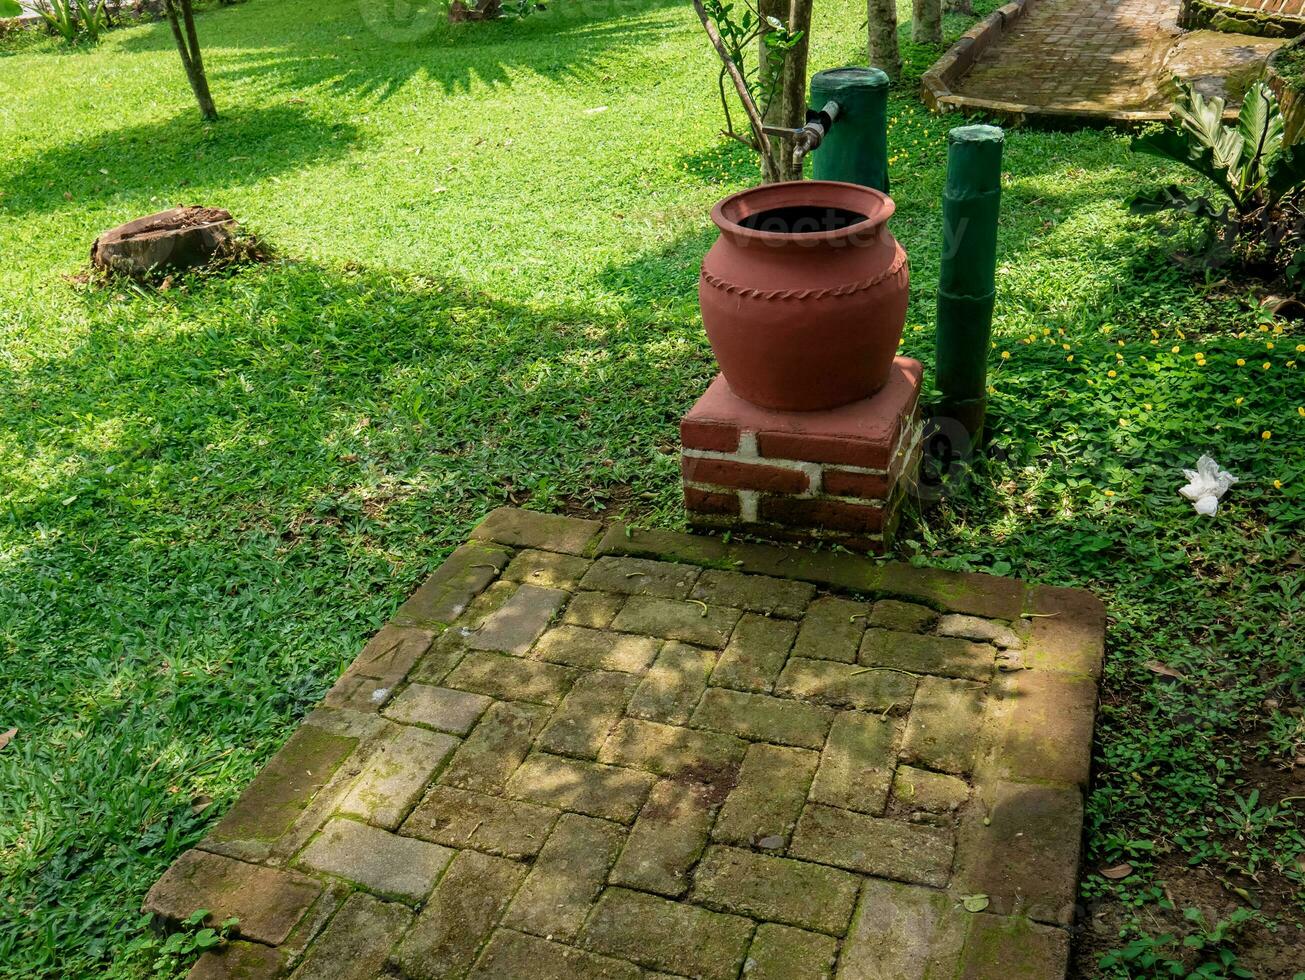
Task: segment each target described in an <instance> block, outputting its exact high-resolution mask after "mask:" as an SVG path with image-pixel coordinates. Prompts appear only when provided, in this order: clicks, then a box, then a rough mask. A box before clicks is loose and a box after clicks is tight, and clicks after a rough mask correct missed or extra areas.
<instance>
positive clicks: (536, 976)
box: [469, 929, 643, 980]
mask: <svg viewBox="0 0 1305 980" xmlns="http://www.w3.org/2000/svg"><path fill="white" fill-rule="evenodd" d="M641 976H643V973H642V971H640V969H639V968H638V967H637V966H635V965H634V964H633V963H627V962H625V961H624V960H614V959H612V958H610V957H607V956H599V955H597V954H596V953H587V952H585V951H584V950H582V949H576V948H575V947H574V946H563V945H562V944H561V943H552V942H549V941H548V940H546V939H540V938H538V937H537V936H527V935H525V934H524V933H520V932H513V931H512V930H510V929H499V930H498V931H497V932H495V933H494V937H493V938H492V939H491V940H490V941H489V945H488V946H486V947H485V952H484V953H483V954H482V955H481V957H480V960H479V961H478V962H477V963H476V968H475V969H474V970H472V971H471V975H470V978H469V980H506V978H509V977H530V978H531V980H640V977H641Z"/></svg>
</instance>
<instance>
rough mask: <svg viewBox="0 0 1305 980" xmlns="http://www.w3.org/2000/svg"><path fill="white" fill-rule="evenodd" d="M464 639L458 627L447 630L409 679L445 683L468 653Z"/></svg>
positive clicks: (425, 682)
mask: <svg viewBox="0 0 1305 980" xmlns="http://www.w3.org/2000/svg"><path fill="white" fill-rule="evenodd" d="M505 584H506V583H505ZM510 587H511V588H514V589H515V588H516V587H515V586H510ZM462 640H463V637H462V634H461V632H460V631H459V630H458V629H457V628H454V629H448V630H445V631H444V632H443V633H442V634H440V635H439V636H438V637H436V639H435V642H434V643H432V644H431V646H430V649H429V650H427V651H426V653H425V654H424V655H423V656H422V658H421V659H420V660H418V661H417V664H416V666H415V667H413V668H412V670H411V671H409V672H408V680H410V681H412V682H413V683H416V684H433V685H439V684H443V683H444V678H446V677H447V676H448V675H449V671H451V670H453V668H454V667H456V666H457V665H458V663H459V662H460V661H461V660H462V658H463V657H465V656H466V655H467V647H466V645H465V644H464V643H463V642H462Z"/></svg>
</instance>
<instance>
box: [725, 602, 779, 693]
mask: <svg viewBox="0 0 1305 980" xmlns="http://www.w3.org/2000/svg"><path fill="white" fill-rule="evenodd" d="M795 636H797V624H796V623H788V622H784V621H783V620H778V619H767V618H766V617H765V616H758V615H756V614H755V613H746V614H744V616H743V617H742V618H741V619H740V620H739V622H738V625H737V626H736V627H735V628H734V633H733V635H731V636H730V642H729V646H727V647H726V648H725V652H724V653H722V654H721V655H720V660H719V661H718V662H717V664H716V669H715V670H714V671H712V673H711V683H712V684H714V685H716V686H717V687H732V688H735V689H737V690H740V691H759V692H765V693H768V692H769V691H770V690H771V689H772V688H773V687H774V686H775V678H777V677H778V676H779V672H780V671H781V670H783V669H784V661H786V660H787V659H788V651H789V648H790V647H791V646H792V645H793V638H794V637H795Z"/></svg>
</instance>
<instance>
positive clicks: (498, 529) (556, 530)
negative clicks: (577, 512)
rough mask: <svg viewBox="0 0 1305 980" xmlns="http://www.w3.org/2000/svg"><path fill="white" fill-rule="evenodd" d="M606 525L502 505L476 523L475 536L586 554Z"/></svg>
mask: <svg viewBox="0 0 1305 980" xmlns="http://www.w3.org/2000/svg"><path fill="white" fill-rule="evenodd" d="M602 529H603V526H602V524H600V523H599V522H598V521H585V520H580V519H578V518H575V517H563V516H562V515H560V514H544V513H541V512H539V511H535V510H520V509H518V508H516V507H499V508H498V509H497V510H492V511H490V512H489V515H488V516H487V517H486V518H485V519H484V520H483V521H481V522H480V523H479V524H478V525H476V527H475V529H474V530H473V531H472V532H471V537H472V540H476V541H496V542H498V543H499V544H505V545H507V546H508V547H511V548H538V549H540V550H543V551H561V552H564V553H566V554H571V555H583V554H585V553H586V552H587V551H588V549H589V545H590V543H591V542H592V540H593V539H594V538H595V537H596V536H597V534H598V532H599V531H601V530H602Z"/></svg>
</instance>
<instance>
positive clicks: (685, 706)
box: [626, 641, 716, 725]
mask: <svg viewBox="0 0 1305 980" xmlns="http://www.w3.org/2000/svg"><path fill="white" fill-rule="evenodd" d="M714 666H716V654H715V653H713V652H712V651H710V650H700V649H698V648H697V647H691V646H688V645H687V644H684V643H677V642H675V641H671V642H669V643H667V644H665V645H664V646H663V647H662V651H661V653H659V654H658V655H657V660H656V661H655V662H654V663H653V665H652V669H650V670H649V671H648V673H647V674H645V675H644V678H643V680H641V681H640V682H639V687H638V688H637V689H636V690H635V692H634V696H633V697H632V698H630V705H629V707H628V708H627V709H626V711H627V713H628V714H629V715H631V716H632V717H634V718H642V719H644V720H645V721H660V722H663V723H665V724H668V725H683V724H686V723H687V722H688V720H689V718H690V716H691V715H692V714H693V708H694V705H696V704H697V703H698V699H699V698H700V697H702V692H703V691H705V690H706V689H707V678H708V677H710V676H711V670H712V668H713V667H714Z"/></svg>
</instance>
